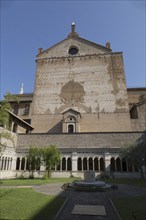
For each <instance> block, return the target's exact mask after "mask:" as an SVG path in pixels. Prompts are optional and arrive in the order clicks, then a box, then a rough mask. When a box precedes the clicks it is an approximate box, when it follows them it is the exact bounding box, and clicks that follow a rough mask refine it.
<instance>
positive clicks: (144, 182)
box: [103, 178, 146, 187]
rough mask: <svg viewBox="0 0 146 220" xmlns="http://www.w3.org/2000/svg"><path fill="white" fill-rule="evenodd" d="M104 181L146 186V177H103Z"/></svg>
mask: <svg viewBox="0 0 146 220" xmlns="http://www.w3.org/2000/svg"><path fill="white" fill-rule="evenodd" d="M103 181H105V182H107V183H112V184H125V185H132V186H137V187H146V179H122V178H121V179H114V178H113V179H103Z"/></svg>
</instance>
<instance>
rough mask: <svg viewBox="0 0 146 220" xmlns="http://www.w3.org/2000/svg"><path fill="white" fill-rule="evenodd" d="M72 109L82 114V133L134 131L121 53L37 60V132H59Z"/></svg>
mask: <svg viewBox="0 0 146 220" xmlns="http://www.w3.org/2000/svg"><path fill="white" fill-rule="evenodd" d="M69 108H71V109H73V110H76V111H78V112H80V113H81V114H82V116H83V117H81V120H80V132H100V131H124V130H125V128H126V131H131V124H130V117H129V113H128V111H129V106H128V98H127V89H126V84H125V74H124V69H123V61H122V54H121V53H112V54H102V55H90V56H81V57H80V56H79V57H74V58H53V59H43V60H41V59H40V60H39V59H38V60H37V74H36V83H35V92H34V97H33V103H32V124H33V126H34V127H35V129H34V132H50V133H54V132H57V133H59V132H60V130H61V129H62V125H61V121H62V119H63V118H62V112H64V111H66V110H67V109H69ZM119 116H120V117H119ZM99 118H100V120H99Z"/></svg>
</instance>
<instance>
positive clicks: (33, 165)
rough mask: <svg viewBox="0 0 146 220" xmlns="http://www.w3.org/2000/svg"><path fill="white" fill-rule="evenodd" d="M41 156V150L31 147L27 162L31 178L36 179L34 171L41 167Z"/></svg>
mask: <svg viewBox="0 0 146 220" xmlns="http://www.w3.org/2000/svg"><path fill="white" fill-rule="evenodd" d="M39 156H41V150H40V149H39V148H33V147H30V149H29V152H28V155H27V160H28V167H29V172H30V171H31V172H32V173H31V177H32V178H34V171H35V170H36V169H37V168H38V166H40V160H38V157H39ZM38 163H39V164H38Z"/></svg>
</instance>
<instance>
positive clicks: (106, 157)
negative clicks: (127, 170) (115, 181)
mask: <svg viewBox="0 0 146 220" xmlns="http://www.w3.org/2000/svg"><path fill="white" fill-rule="evenodd" d="M104 158H105V171H106V172H109V171H110V159H111V156H110V154H109V153H105V156H104Z"/></svg>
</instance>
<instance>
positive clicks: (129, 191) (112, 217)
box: [33, 183, 146, 220]
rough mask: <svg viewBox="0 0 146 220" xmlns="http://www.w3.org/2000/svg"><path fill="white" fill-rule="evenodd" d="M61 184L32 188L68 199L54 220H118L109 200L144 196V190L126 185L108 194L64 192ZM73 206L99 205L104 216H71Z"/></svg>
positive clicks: (145, 190)
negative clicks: (102, 207) (104, 212)
mask: <svg viewBox="0 0 146 220" xmlns="http://www.w3.org/2000/svg"><path fill="white" fill-rule="evenodd" d="M61 186H62V184H61V183H55V184H46V185H41V186H33V189H34V190H35V191H37V192H41V193H44V194H48V195H56V196H57V195H60V196H65V197H68V200H67V202H66V204H65V206H64V207H63V209H62V210H61V212H60V213H59V215H58V216H57V218H56V219H55V220H89V219H90V220H95V219H96V220H119V219H120V218H119V216H118V215H117V213H116V211H115V209H114V207H113V206H112V204H111V202H110V199H112V198H118V197H125V196H137V195H144V194H145V195H146V188H139V187H133V186H127V185H118V187H119V188H118V190H115V191H109V192H75V191H66V190H65V191H64V190H62V189H61ZM75 205H99V206H104V207H105V211H106V216H91V215H78V214H76V215H75V214H71V213H72V210H73V208H74V206H75Z"/></svg>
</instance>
